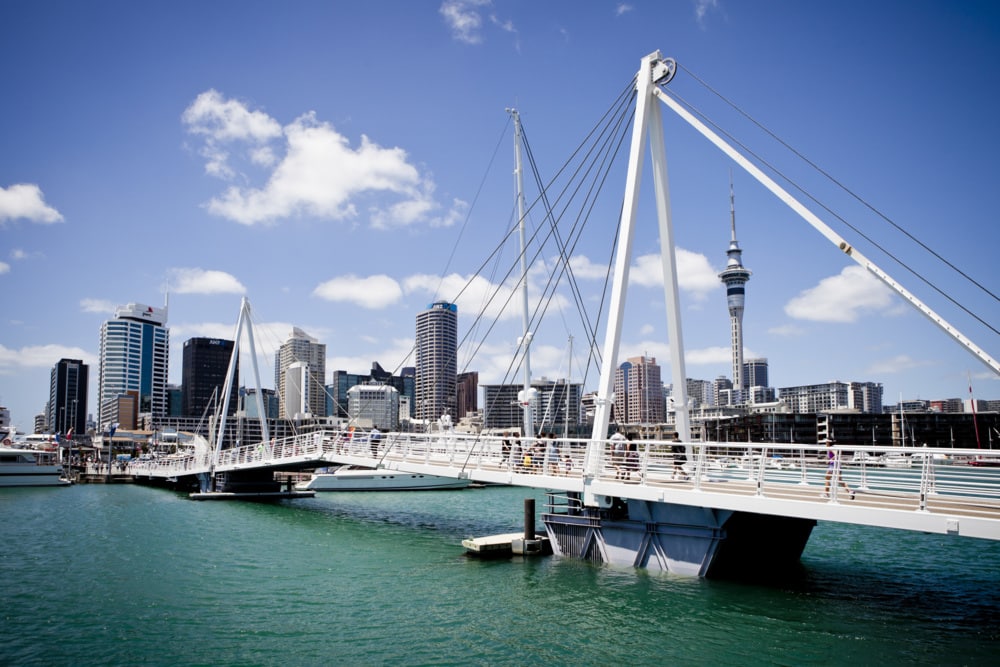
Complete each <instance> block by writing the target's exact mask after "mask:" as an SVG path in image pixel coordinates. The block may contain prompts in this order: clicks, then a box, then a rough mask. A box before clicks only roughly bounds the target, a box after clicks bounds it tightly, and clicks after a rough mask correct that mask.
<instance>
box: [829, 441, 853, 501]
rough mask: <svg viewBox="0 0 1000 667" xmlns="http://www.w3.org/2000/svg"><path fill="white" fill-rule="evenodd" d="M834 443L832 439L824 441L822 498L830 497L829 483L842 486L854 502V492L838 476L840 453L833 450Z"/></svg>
mask: <svg viewBox="0 0 1000 667" xmlns="http://www.w3.org/2000/svg"><path fill="white" fill-rule="evenodd" d="M834 442H836V440H834V439H833V438H827V439H826V483H825V484H824V485H823V497H824V498H829V497H830V482H833V484H834V486H836V485H837V484H840V485H841V486H843V487H844V491H847V495H848V496H849V497H850V499H851V500H854V491H853V490H852V489H851V487H850V486H848V485H847V482H845V481H844V479H843V478H842V477H841V476H840V452H839V451H838V450H835V449H834V448H833V443H834Z"/></svg>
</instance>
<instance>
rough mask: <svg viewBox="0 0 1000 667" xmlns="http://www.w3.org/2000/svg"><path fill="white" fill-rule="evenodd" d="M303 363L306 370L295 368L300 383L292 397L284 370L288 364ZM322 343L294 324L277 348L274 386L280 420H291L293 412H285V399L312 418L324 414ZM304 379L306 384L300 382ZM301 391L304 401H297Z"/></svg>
mask: <svg viewBox="0 0 1000 667" xmlns="http://www.w3.org/2000/svg"><path fill="white" fill-rule="evenodd" d="M296 362H299V363H302V364H305V365H306V366H307V368H306V370H305V371H303V370H301V366H299V367H297V368H298V369H299V370H298V371H297V372H296V378H297V380H298V381H299V383H300V384H298V385H296V389H295V391H296V396H295V397H294V398H292V397H289V394H288V391H289V387H288V378H287V377H286V376H287V371H288V369H289V367H290V366H291V365H292V364H294V363H296ZM325 378H326V344H325V343H320V342H318V341H317V340H316V339H315V338H313V337H312V336H309V335H308V334H306V332H304V331H302V329H299V328H298V327H293V328H292V333H291V334H290V335H289V337H288V340H286V341H285V342H284V344H282V346H281V347H280V348H279V349H278V363H277V365H276V366H275V369H274V386H275V388H276V389H277V390H278V396H279V401H278V404H279V406H280V407H279V409H280V414H279V415H278V416H279V417H281V418H282V419H291V418H293V417H294V414H290V413H289V412H288V411H287V406H288V405H289V400H291V401H292V403H293V404H294V405H295V406H296V409H298V408H301V407H305V408H306V410H305V411H304V412H305V413H308V414H311V415H312V416H313V417H325V416H326V398H325V395H326V391H325ZM302 382H307V383H308V386H307V385H303V384H301V383H302ZM303 394H307V395H308V397H307V398H306V402H305V403H300V400H301V399H302V398H303Z"/></svg>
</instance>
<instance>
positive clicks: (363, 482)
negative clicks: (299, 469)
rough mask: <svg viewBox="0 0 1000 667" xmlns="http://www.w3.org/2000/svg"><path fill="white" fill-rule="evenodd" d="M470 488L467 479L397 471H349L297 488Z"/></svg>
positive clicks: (321, 476)
mask: <svg viewBox="0 0 1000 667" xmlns="http://www.w3.org/2000/svg"><path fill="white" fill-rule="evenodd" d="M468 486H469V480H467V479H452V478H450V477H437V476H435V475H421V474H417V473H405V472H396V471H393V470H346V471H336V472H332V473H320V474H315V475H313V476H312V478H311V479H310V480H309V481H307V482H300V483H299V484H296V485H295V488H296V490H298V491H441V490H446V489H464V488H466V487H468Z"/></svg>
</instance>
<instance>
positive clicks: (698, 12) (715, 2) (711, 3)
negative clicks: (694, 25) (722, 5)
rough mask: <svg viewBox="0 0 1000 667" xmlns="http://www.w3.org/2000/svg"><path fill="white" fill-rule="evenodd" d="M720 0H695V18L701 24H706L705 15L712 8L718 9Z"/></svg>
mask: <svg viewBox="0 0 1000 667" xmlns="http://www.w3.org/2000/svg"><path fill="white" fill-rule="evenodd" d="M718 7H719V0H694V18H695V20H696V21H698V24H699V25H704V22H705V15H706V14H707V13H708V11H709V10H710V9H717V8H718Z"/></svg>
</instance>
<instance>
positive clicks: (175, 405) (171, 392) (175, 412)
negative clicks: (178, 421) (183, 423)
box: [167, 384, 184, 417]
mask: <svg viewBox="0 0 1000 667" xmlns="http://www.w3.org/2000/svg"><path fill="white" fill-rule="evenodd" d="M183 413H184V389H183V388H181V387H180V386H179V385H176V384H168V385H167V416H168V417H180V416H181V415H183Z"/></svg>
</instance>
